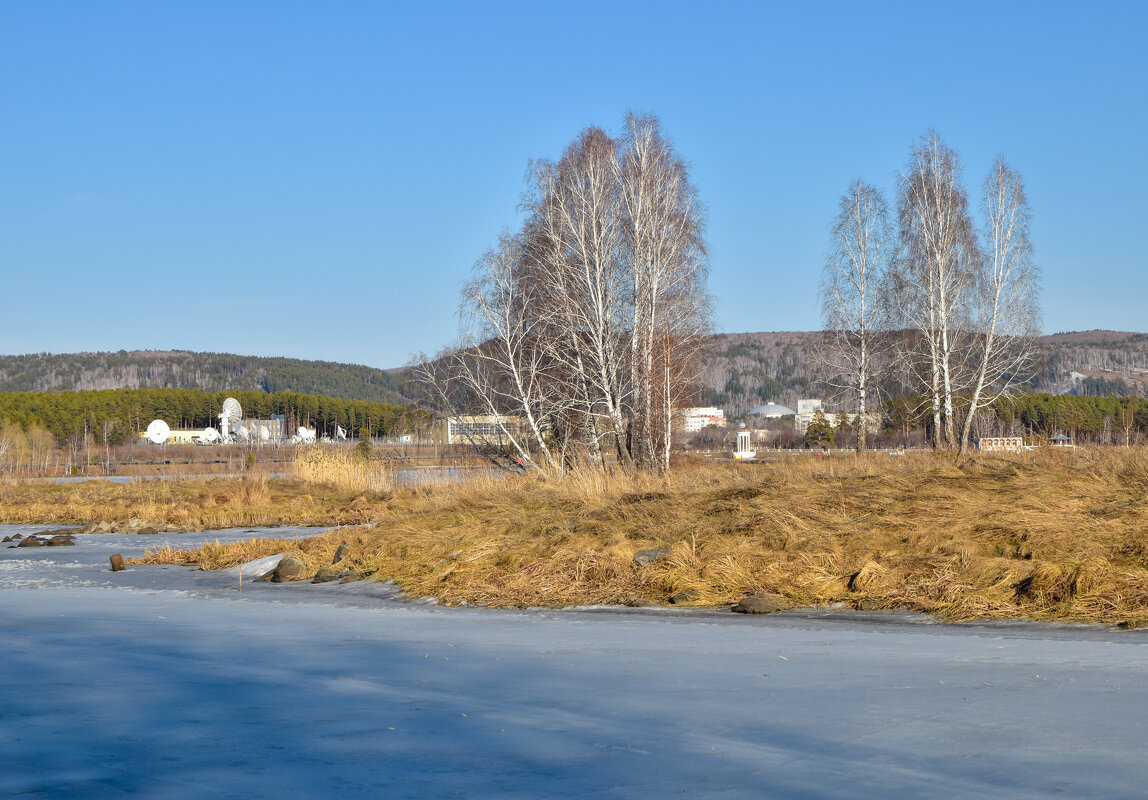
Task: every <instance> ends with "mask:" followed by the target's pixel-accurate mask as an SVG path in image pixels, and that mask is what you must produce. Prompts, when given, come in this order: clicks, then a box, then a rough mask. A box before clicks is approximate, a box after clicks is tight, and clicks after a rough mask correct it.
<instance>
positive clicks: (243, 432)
mask: <svg viewBox="0 0 1148 800" xmlns="http://www.w3.org/2000/svg"><path fill="white" fill-rule="evenodd" d="M235 435H236V436H238V437H239V440H240V441H241V442H246V441H247V437H248V435H250V431H248V430H247V426H246V425H240V426H239V429H238V430H236V431H235Z"/></svg>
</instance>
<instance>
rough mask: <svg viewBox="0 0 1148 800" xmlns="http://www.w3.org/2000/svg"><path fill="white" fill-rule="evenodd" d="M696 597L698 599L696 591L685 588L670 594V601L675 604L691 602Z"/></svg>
mask: <svg viewBox="0 0 1148 800" xmlns="http://www.w3.org/2000/svg"><path fill="white" fill-rule="evenodd" d="M697 599H698V593H697V592H694V591H691V590H690V589H685V590H683V591H680V592H677V593H676V594H674V595H673V596H671V597H670V602H671V603H673V604H675V605H677V604H678V603H692V602H693V601H695V600H697Z"/></svg>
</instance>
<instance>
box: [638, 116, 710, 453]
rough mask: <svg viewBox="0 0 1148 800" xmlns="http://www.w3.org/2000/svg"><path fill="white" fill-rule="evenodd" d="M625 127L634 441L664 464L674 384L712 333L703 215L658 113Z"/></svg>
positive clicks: (686, 375)
mask: <svg viewBox="0 0 1148 800" xmlns="http://www.w3.org/2000/svg"><path fill="white" fill-rule="evenodd" d="M626 127H627V134H626V137H625V138H624V139H623V142H622V146H621V151H622V155H621V158H620V167H621V174H620V176H619V185H620V188H621V199H622V211H623V215H624V228H623V229H624V231H625V234H626V238H627V249H626V254H627V256H628V258H629V262H630V270H631V278H630V280H631V284H630V291H631V297H632V308H633V311H632V327H631V331H632V332H631V336H630V385H631V387H632V393H633V397H634V404H633V408H632V414H631V417H632V436H631V441H632V442H633V443H634V444H633V447H634V450H635V456H636V458H637V460H638V461H639V462H641V463H644V464H647V465H650V466H656V467H658V468H660V469H662V470H666V469H669V453H670V439H671V433H672V431H671V428H672V420H673V416H674V408H675V404H676V402H677V401H678V400H679V399H681V398H680V397H678V396H675V388H677V389H685V388H686V387H688V386H689V385H690V384H692V383H693V382H694V381H695V380H696V378H697V374H698V372H699V371H700V370H699V369H698V367H699V366H700V365H699V364H698V363H697V360H696V359H695V358H694V356H695V355H696V354H697V352H698V349H699V346H700V344H701V341H702V337H704V336H705V334H706V333H708V332H709V319H710V311H709V302H708V297H707V295H706V293H705V289H704V284H705V275H706V266H705V258H706V250H705V242H704V240H703V238H702V228H703V225H704V214H703V212H702V208H701V205H700V203H699V202H698V199H697V193H696V190H695V189H694V187H693V185H692V184H691V182H690V179H689V171H688V169H687V167H686V165H685V163H684V162H683V161H682V160H681V158H679V157H678V156H677V154H676V153H674V151H673V148H672V146H671V145H670V143H669V141H668V140H667V139H666V138H665V136H664V135H663V134H662V130H661V124H660V122H659V121H658V119H657V117H654V116H652V115H644V116H638V115H635V114H633V113H630V114H627V116H626ZM656 362H658V363H660V368H656Z"/></svg>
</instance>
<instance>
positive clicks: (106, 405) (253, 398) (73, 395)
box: [0, 389, 427, 444]
mask: <svg viewBox="0 0 1148 800" xmlns="http://www.w3.org/2000/svg"><path fill="white" fill-rule="evenodd" d="M227 397H234V398H235V399H237V400H238V401H239V402H240V404H241V405H242V406H243V413H244V416H245V417H246V418H249V419H267V418H268V417H270V416H271V415H273V414H283V415H284V416H285V417H286V420H287V431H286V432H287V433H291V432H293V431H294V430H295V429H296V428H298V426H300V425H305V426H307V427H308V428H312V429H315V430H316V431H317V432H318V435H320V436H334V435H335V429H336V426H339V427H342V428H343V429H344V430H345V431H347V432H348V435H349V436H358V435H360V434H361V433H362V432H366V433H367V435H368V436H372V437H374V436H391V435H394V434H398V433H403V432H407V431H411V430H413V429H414V428H415V426H416V425H418V424H421V423H422V422H425V421H426V419H427V415H426V414H425V413H424V412H420V411H416V410H414V409H412V408H409V407H407V406H400V405H394V404H391V403H380V402H375V401H370V400H343V399H340V398H337V397H324V396H322V395H314V394H302V393H299V392H271V393H268V392H264V391H258V390H247V391H227V392H205V391H201V390H198V389H108V390H100V391H83V392H5V393H0V420H4V421H8V422H10V423H13V424H15V425H18V426H20V427H21V428H22V429H23V430H25V431H28V430H32V429H33V428H40V429H43V430H46V431H48V432H49V433H51V435H52V436H54V437H55V438H56V439H57V441H58V442H59V443H63V442H65V441H67V440H68V439H69V438H71V437H75V436H77V435H81V436H82V435H83V434H84V433H85V432H87V433H91V434H93V435H96V436H97V437H98V438H100V439H101V441H102V440H103V438H104V436H105V434H106V436H107V441H108V442H109V443H110V444H120V443H122V442H124V441H127V440H130V439H132V438H134V437H136V436H138V434H139V433H140V432H141V431H143V430H145V429H146V428H147V426H148V423H150V422H151V421H152V420H153V419H162V420H164V421H165V422H167V423H168V424H169V425H170V426H171V427H173V428H183V429H202V428H206V427H209V426H210V427H216V426H218V424H219V413H220V410H221V409H222V407H223V401H224V399H226V398H227Z"/></svg>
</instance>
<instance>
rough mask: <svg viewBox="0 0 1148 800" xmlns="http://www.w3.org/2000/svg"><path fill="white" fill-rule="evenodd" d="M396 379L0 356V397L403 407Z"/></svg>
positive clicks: (237, 360) (122, 353) (227, 359)
mask: <svg viewBox="0 0 1148 800" xmlns="http://www.w3.org/2000/svg"><path fill="white" fill-rule="evenodd" d="M404 385H405V381H404V380H403V377H402V375H401V374H395V373H392V372H388V371H387V370H382V369H377V368H375V367H367V366H364V365H361V364H341V363H338V362H333V361H308V360H304V359H298V358H286V357H281V356H244V355H236V354H234V353H201V352H194V351H190V350H130V351H129V350H119V351H117V352H95V353H87V352H85V353H57V354H53V353H32V354H26V355H0V392H55V391H61V392H62V391H84V390H100V389H143V388H152V389H165V388H166V389H202V390H204V391H209V392H218V391H242V390H262V391H265V392H269V393H270V392H299V393H301V394H316V395H325V396H328V397H338V398H341V399H344V400H373V401H377V402H384V403H393V404H395V405H409V404H410V402H411V401H410V398H409V397H408V396H407V393H406V392H405V391H404V388H403V387H404Z"/></svg>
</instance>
